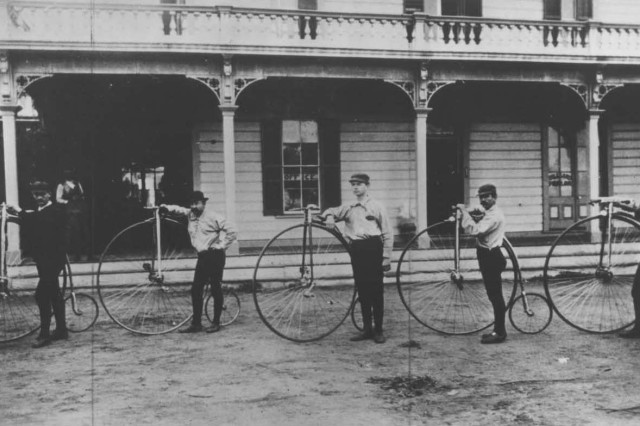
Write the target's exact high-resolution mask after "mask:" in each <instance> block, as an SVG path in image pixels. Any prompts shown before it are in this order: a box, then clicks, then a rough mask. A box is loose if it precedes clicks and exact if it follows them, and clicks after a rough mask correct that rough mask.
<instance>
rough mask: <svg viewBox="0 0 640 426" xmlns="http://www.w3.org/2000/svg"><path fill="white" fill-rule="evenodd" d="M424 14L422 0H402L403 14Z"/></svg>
mask: <svg viewBox="0 0 640 426" xmlns="http://www.w3.org/2000/svg"><path fill="white" fill-rule="evenodd" d="M413 12H424V0H404V13H413Z"/></svg>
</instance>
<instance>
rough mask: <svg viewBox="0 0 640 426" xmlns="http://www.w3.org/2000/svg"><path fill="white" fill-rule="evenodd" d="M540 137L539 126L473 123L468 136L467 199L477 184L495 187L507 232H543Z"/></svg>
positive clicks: (475, 200) (472, 196)
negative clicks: (505, 219)
mask: <svg viewBox="0 0 640 426" xmlns="http://www.w3.org/2000/svg"><path fill="white" fill-rule="evenodd" d="M541 153H542V134H541V131H540V126H539V125H538V124H528V123H476V124H474V125H472V126H471V130H470V134H469V199H468V200H467V202H468V203H470V204H477V203H478V201H477V198H476V197H475V194H476V192H477V190H478V187H480V185H483V184H485V183H493V184H494V185H496V187H497V188H498V203H499V205H500V207H501V208H502V210H503V212H504V213H505V216H506V217H507V222H508V224H507V231H510V232H517V231H541V230H542V225H543V224H542V211H543V205H542V201H543V200H542V171H541V170H542V169H541V167H542V154H541Z"/></svg>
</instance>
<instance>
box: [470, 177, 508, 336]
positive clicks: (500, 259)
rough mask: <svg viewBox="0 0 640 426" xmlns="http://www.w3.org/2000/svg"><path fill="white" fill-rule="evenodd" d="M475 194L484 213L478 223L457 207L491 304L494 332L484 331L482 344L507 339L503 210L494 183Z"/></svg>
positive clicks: (484, 186) (483, 186)
mask: <svg viewBox="0 0 640 426" xmlns="http://www.w3.org/2000/svg"><path fill="white" fill-rule="evenodd" d="M478 197H479V198H480V204H481V205H482V207H483V208H484V210H485V213H484V216H483V217H482V218H481V219H480V220H478V221H477V222H476V221H475V220H474V219H473V218H472V217H471V215H470V214H469V212H468V211H467V209H466V208H465V206H464V205H463V204H459V205H458V208H460V211H461V212H462V227H463V228H464V230H465V232H466V233H467V234H470V235H475V236H476V238H477V242H478V247H477V255H478V264H479V266H480V273H481V274H482V279H483V281H484V286H485V289H486V290H487V296H488V297H489V300H490V301H491V305H492V306H493V315H494V321H495V322H494V328H493V332H491V333H489V334H484V335H483V336H482V340H481V343H502V342H504V341H505V339H506V338H507V331H506V328H505V314H506V304H505V301H504V296H503V295H502V271H504V268H505V266H506V264H507V261H506V260H505V258H504V255H503V254H502V250H501V249H500V247H501V246H502V240H503V239H504V229H505V218H504V214H502V210H500V209H499V208H498V206H496V200H497V198H498V193H497V190H496V187H495V186H494V185H492V184H486V185H482V186H481V187H480V188H479V189H478Z"/></svg>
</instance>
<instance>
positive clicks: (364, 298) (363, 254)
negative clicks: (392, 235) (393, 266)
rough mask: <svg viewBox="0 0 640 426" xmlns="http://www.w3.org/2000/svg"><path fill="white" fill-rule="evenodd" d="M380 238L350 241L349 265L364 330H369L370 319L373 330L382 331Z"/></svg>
mask: <svg viewBox="0 0 640 426" xmlns="http://www.w3.org/2000/svg"><path fill="white" fill-rule="evenodd" d="M382 253H383V247H382V240H381V239H380V238H369V239H366V240H354V241H352V243H351V266H352V267H353V278H354V280H355V282H356V290H357V291H358V298H359V299H360V308H361V310H362V321H363V323H364V330H365V332H370V331H371V330H372V328H371V319H372V317H373V323H374V324H375V331H376V332H382V320H383V316H384V285H383V284H384V282H383V281H384V271H383V269H382Z"/></svg>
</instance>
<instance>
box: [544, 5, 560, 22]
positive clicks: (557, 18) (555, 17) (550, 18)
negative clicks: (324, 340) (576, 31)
mask: <svg viewBox="0 0 640 426" xmlns="http://www.w3.org/2000/svg"><path fill="white" fill-rule="evenodd" d="M552 3H556V4H554V5H553V7H556V8H557V10H558V13H557V14H552V13H551V11H550V10H549V9H550V7H551V6H550V4H552ZM542 19H544V20H546V21H560V20H562V0H542Z"/></svg>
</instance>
